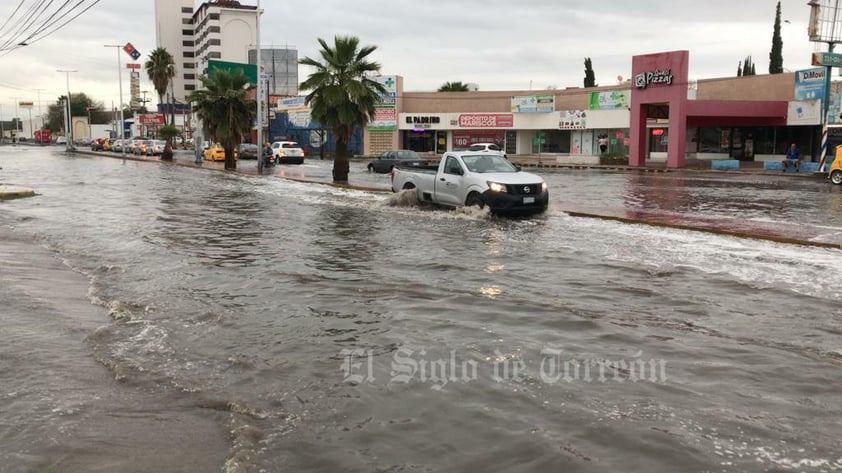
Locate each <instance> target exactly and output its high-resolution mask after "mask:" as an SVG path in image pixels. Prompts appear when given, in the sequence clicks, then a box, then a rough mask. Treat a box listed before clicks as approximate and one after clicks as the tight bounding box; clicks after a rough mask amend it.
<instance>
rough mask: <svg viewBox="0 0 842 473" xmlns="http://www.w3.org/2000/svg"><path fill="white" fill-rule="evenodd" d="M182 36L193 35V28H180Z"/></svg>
mask: <svg viewBox="0 0 842 473" xmlns="http://www.w3.org/2000/svg"><path fill="white" fill-rule="evenodd" d="M181 35H182V36H193V30H181Z"/></svg>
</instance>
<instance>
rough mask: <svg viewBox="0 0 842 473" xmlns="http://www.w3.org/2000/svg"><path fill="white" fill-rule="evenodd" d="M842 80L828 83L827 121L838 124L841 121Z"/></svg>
mask: <svg viewBox="0 0 842 473" xmlns="http://www.w3.org/2000/svg"><path fill="white" fill-rule="evenodd" d="M839 115H842V82H840V81H836V82H831V83H830V104H829V105H828V110H827V123H828V124H831V125H838V124H840V123H842V117H840V116H839Z"/></svg>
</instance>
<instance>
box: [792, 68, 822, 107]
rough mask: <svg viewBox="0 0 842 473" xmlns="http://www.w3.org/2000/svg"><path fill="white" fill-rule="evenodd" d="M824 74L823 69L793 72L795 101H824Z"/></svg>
mask: <svg viewBox="0 0 842 473" xmlns="http://www.w3.org/2000/svg"><path fill="white" fill-rule="evenodd" d="M825 74H827V70H826V68H824V67H815V68H812V69H804V70H801V71H795V100H822V99H824V87H825V77H826V76H825Z"/></svg>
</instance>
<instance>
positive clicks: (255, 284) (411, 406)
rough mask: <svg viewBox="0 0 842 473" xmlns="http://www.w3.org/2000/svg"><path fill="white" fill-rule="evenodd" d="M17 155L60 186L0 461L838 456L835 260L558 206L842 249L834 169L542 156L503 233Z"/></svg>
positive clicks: (383, 178) (1, 219)
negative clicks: (692, 219)
mask: <svg viewBox="0 0 842 473" xmlns="http://www.w3.org/2000/svg"><path fill="white" fill-rule="evenodd" d="M365 164H366V163H353V165H352V174H351V180H352V182H353V183H356V184H361V185H365V186H373V187H383V188H387V187H388V185H389V184H388V183H389V177H388V175H386V174H384V175H377V174H368V173H366V171H365V170H364V166H365ZM240 165H241V166H245V165H253V163H240ZM0 167H2V170H0V182H2V183H4V184H6V183H9V184H15V185H20V186H27V187H32V188H34V189H36V191H37V192H38V194H39V195H38V196H36V197H33V198H28V199H21V200H14V201H6V202H0V236H3V240H2V241H0V260H2V262H3V266H2V269H0V281H2V282H3V284H2V288H0V308H2V309H0V319H2V320H3V325H2V326H0V334H1V335H0V336H2V339H3V344H2V346H0V382H2V385H3V387H4V388H3V391H2V392H0V472H3V473H5V472H30V471H61V472H93V471H121V472H126V471H129V472H151V471H181V472H197V473H198V472H207V471H225V472H280V471H293V472H317V471H318V472H320V471H349V472H371V471H389V472H409V471H412V472H414V471H419V472H421V471H424V472H426V471H447V472H450V471H454V472H456V471H484V472H540V471H569V472H578V471H581V472H603V471H604V472H610V471H626V472H664V473H667V472H676V471H682V472H713V471H716V472H765V471H803V472H825V471H838V470H842V450H840V446H839V438H840V437H842V426H840V424H839V422H838V419H839V418H840V416H842V407H840V406H842V381H840V379H842V377H840V371H841V370H842V330H840V322H842V303H841V302H842V286H840V285H839V283H838V282H839V281H842V251H840V250H834V249H826V248H814V247H808V246H800V245H786V244H779V243H774V242H769V241H762V240H752V239H741V238H735V237H729V236H721V235H714V234H709V233H702V232H693V231H686V230H677V229H670V228H659V227H650V226H645V225H629V224H622V223H618V222H612V221H604V220H597V219H587V218H576V217H571V216H569V215H567V214H566V213H565V212H563V211H562V209H564V208H566V207H581V208H591V209H605V208H608V209H625V210H628V209H632V210H640V211H646V212H658V213H666V214H675V215H690V216H699V217H710V218H731V219H736V220H741V221H757V222H762V223H763V224H771V225H776V224H780V225H792V224H796V225H803V226H809V227H811V228H813V229H815V230H816V232H818V233H820V235H821V237H820V238H821V241H829V242H837V243H842V192H840V189H839V188H837V187H832V186H831V185H830V184H828V183H827V182H824V181H823V180H813V179H801V178H786V177H780V176H748V175H738V174H723V175H721V176H719V175H712V174H709V173H665V174H649V173H630V172H599V171H554V172H546V173H543V174H542V175H543V176H544V177H545V179H546V180H547V181H548V183H549V186H550V199H551V200H550V209H549V211H548V212H547V213H546V214H545V215H541V216H538V217H535V218H531V219H515V220H509V219H500V218H495V217H492V216H489V215H488V214H487V213H485V212H482V211H477V210H459V211H444V210H435V209H427V208H418V207H395V206H390V205H389V201H390V198H391V194H389V193H377V192H363V191H357V190H346V189H337V188H333V187H329V186H324V185H318V184H310V183H303V182H294V181H289V180H284V179H276V178H273V177H270V176H244V175H236V174H230V173H221V172H212V171H207V170H200V169H190V168H183V167H177V166H169V165H162V164H160V163H147V162H134V161H123V160H119V159H110V158H103V157H89V156H68V155H64V154H63V153H60V152H58V151H57V150H54V149H38V148H12V147H8V146H7V147H2V148H0ZM272 173H273V174H276V175H280V174H284V175H286V176H290V177H297V178H315V177H320V176H325V175H327V176H329V175H330V166H329V163H327V162H318V161H314V162H312V163H308V164H305V165H304V166H301V167H295V166H280V167H277V168H275V169H273V170H272ZM33 268H46V269H45V270H44V271H43V276H41V277H39V276H38V274H36V273H40V272H36V271H34V270H33ZM180 455H181V456H180Z"/></svg>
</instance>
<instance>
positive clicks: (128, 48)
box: [123, 43, 140, 61]
mask: <svg viewBox="0 0 842 473" xmlns="http://www.w3.org/2000/svg"><path fill="white" fill-rule="evenodd" d="M123 51H125V52H126V54H128V55H129V56H131V57H132V59H134V60H135V61H137V60H138V58H140V51H138V50H137V49H135V47H134V46H133V45H132V43H126V45H125V46H123Z"/></svg>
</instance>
